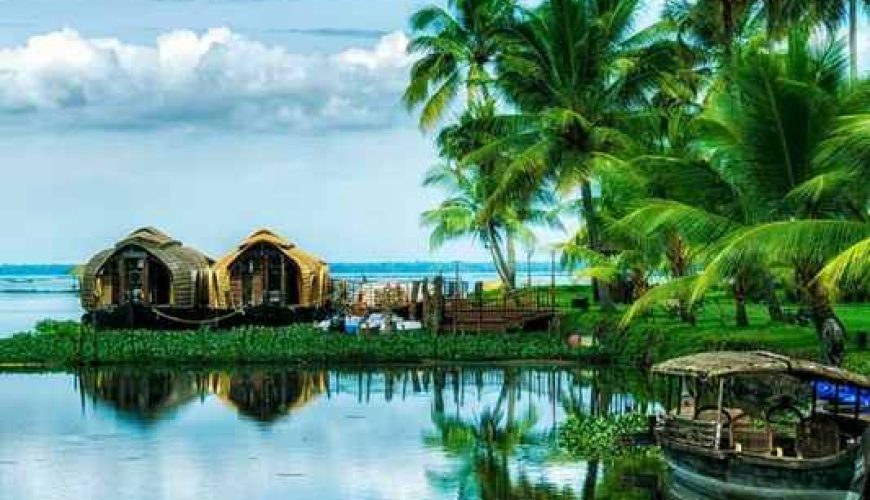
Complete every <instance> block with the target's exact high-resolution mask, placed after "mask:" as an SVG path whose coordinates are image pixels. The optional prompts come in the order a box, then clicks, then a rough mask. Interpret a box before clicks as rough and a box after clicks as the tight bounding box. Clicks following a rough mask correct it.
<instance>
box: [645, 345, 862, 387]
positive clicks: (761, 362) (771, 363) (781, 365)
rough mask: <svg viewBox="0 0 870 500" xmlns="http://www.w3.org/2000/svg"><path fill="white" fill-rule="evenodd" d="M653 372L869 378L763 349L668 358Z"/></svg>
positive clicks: (842, 379) (844, 381)
mask: <svg viewBox="0 0 870 500" xmlns="http://www.w3.org/2000/svg"><path fill="white" fill-rule="evenodd" d="M652 372H653V373H658V374H663V375H677V376H687V377H693V378H698V379H712V378H719V377H729V376H734V375H752V374H776V373H781V374H786V375H791V376H794V377H797V378H800V379H804V380H827V381H830V382H834V383H840V384H852V385H855V386H858V387H861V388H870V378H867V377H864V376H861V375H858V374H855V373H851V372H849V371H846V370H843V369H841V368H835V367H832V366H827V365H823V364H819V363H814V362H812V361H806V360H802V359H792V358H789V357H788V356H783V355H781V354H776V353H772V352H766V351H747V352H736V351H720V352H703V353H699V354H691V355H689V356H682V357H679V358H674V359H670V360H668V361H665V362H663V363H659V364H657V365H655V366H653V368H652Z"/></svg>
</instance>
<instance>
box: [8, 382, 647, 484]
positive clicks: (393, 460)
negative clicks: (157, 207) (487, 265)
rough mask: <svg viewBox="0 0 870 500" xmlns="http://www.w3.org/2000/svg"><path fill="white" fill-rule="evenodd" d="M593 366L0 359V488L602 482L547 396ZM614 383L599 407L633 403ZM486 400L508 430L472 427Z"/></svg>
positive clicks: (602, 470) (582, 389)
mask: <svg viewBox="0 0 870 500" xmlns="http://www.w3.org/2000/svg"><path fill="white" fill-rule="evenodd" d="M595 377H596V375H595V373H594V372H590V371H581V370H568V369H562V368H555V367H541V368H532V367H524V368H520V367H488V368H479V367H451V368H437V369H427V368H422V367H393V368H381V369H376V370H349V369H343V370H319V369H309V370H295V369H285V368H274V367H273V368H236V369H229V370H216V371H214V370H211V371H210V370H147V369H142V368H139V369H132V368H131V369H117V368H116V369H105V370H91V371H86V372H82V373H80V374H71V373H37V374H2V375H0V409H2V415H3V418H2V419H0V499H3V500H5V499H37V498H38V499H45V500H53V499H57V500H61V499H81V498H88V499H92V500H102V499H106V500H114V499H121V498H123V499H148V500H152V499H153V500H156V499H163V498H166V499H169V498H171V499H174V500H183V499H197V500H199V499H215V500H220V499H236V498H246V499H259V498H263V499H266V498H270V499H271V498H300V499H324V500H330V499H372V500H375V499H453V498H469V499H474V498H492V499H509V498H517V499H520V498H529V496H531V494H532V493H533V492H534V493H535V494H537V495H538V496H535V498H540V499H557V498H558V499H568V498H578V499H579V498H581V496H582V495H583V491H584V488H586V489H587V490H589V487H587V486H585V485H586V484H587V483H588V482H590V481H591V482H592V483H594V484H596V485H597V486H599V489H600V490H601V491H600V492H601V493H605V492H607V491H611V490H609V489H608V488H611V489H612V488H613V486H610V487H608V485H607V483H608V481H610V483H614V484H616V485H617V487H619V484H620V482H619V481H615V480H614V479H613V478H608V469H607V468H606V467H604V466H600V467H593V468H589V466H588V464H587V463H585V462H583V461H577V460H567V459H565V458H563V457H560V456H559V455H558V454H557V453H556V449H557V446H556V444H557V443H556V435H555V433H554V429H556V428H557V427H558V425H559V424H560V423H561V422H562V421H563V420H564V419H565V416H566V414H565V409H563V404H562V403H563V402H564V401H566V400H568V399H569V395H572V397H571V398H570V399H572V400H574V401H580V402H581V405H587V406H588V405H590V404H591V397H592V384H593V383H594V379H595ZM609 378H610V380H619V381H622V382H625V381H626V380H628V379H629V377H624V376H618V377H609ZM618 391H619V389H618V388H617V387H615V386H614V387H612V388H611V390H610V391H609V394H610V396H609V398H610V401H611V406H612V407H613V408H614V409H616V408H617V407H624V406H626V405H628V406H633V405H638V404H640V403H639V401H640V398H636V397H634V396H633V395H632V394H630V393H628V392H618ZM491 412H496V413H498V414H501V415H502V418H501V419H500V420H499V423H498V425H497V426H496V429H497V432H501V430H503V429H504V428H505V425H506V422H507V419H508V418H510V419H511V420H512V421H513V422H515V423H516V424H517V425H516V426H515V428H521V429H523V431H522V432H516V433H512V434H510V435H509V436H508V437H502V438H497V439H496V440H495V444H487V441H486V440H484V439H481V438H480V436H477V437H475V436H474V433H478V434H479V431H478V430H479V429H481V428H482V427H481V426H480V425H479V422H480V421H481V418H482V416H483V415H487V414H489V413H491ZM635 493H638V491H636V492H635ZM639 494H640V495H641V496H640V497H638V498H646V496H644V495H645V493H644V491H643V490H639ZM602 498H603V497H602ZM614 498H620V497H614Z"/></svg>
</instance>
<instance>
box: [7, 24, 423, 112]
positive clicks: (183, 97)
mask: <svg viewBox="0 0 870 500" xmlns="http://www.w3.org/2000/svg"><path fill="white" fill-rule="evenodd" d="M407 42H408V40H407V37H406V36H405V35H404V34H403V33H402V32H395V33H391V34H388V35H385V36H383V37H381V38H380V40H378V42H377V43H376V44H375V45H374V46H373V47H365V48H353V49H349V50H346V51H343V52H340V53H337V54H320V53H312V54H296V53H292V52H290V51H288V50H287V49H286V48H285V47H281V46H267V45H264V44H263V43H260V42H257V41H254V40H249V39H247V38H245V37H244V36H241V35H239V34H235V33H233V32H231V31H230V30H229V29H226V28H213V29H209V30H208V31H206V32H205V33H202V34H197V33H194V32H192V31H172V32H169V33H165V34H163V35H160V36H159V37H157V39H156V42H155V44H154V45H147V46H146V45H134V44H127V43H124V42H122V41H120V40H118V39H114V38H99V39H98V38H84V37H82V36H81V35H80V34H79V33H78V32H77V31H75V30H71V29H64V30H60V31H55V32H51V33H48V34H45V35H39V36H33V37H31V38H30V39H28V40H27V42H26V44H24V45H23V46H18V47H11V48H0V115H2V114H5V115H15V116H16V117H18V118H20V117H21V116H22V115H25V116H30V117H33V118H35V119H38V120H44V121H46V122H48V123H51V124H61V125H69V124H76V125H84V126H93V127H119V126H120V127H123V126H130V127H152V126H154V127H158V126H164V125H167V124H168V125H191V124H192V125H209V126H229V127H243V128H254V129H258V128H263V129H273V128H294V129H317V128H321V127H334V126H338V127H385V126H389V125H390V124H391V123H392V122H393V121H394V120H395V119H396V117H397V116H398V114H399V113H401V107H400V106H399V105H398V101H399V96H400V95H401V89H402V86H403V84H404V79H405V78H406V72H407V66H408V64H409V61H410V58H409V56H408V55H407V53H406V46H407Z"/></svg>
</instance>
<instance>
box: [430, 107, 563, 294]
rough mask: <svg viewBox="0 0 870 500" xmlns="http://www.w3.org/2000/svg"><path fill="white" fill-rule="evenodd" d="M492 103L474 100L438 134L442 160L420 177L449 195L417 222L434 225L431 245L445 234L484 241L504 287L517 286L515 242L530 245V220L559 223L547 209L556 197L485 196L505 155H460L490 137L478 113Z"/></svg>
mask: <svg viewBox="0 0 870 500" xmlns="http://www.w3.org/2000/svg"><path fill="white" fill-rule="evenodd" d="M493 112H494V107H493V105H492V104H491V103H490V104H486V105H483V106H475V107H473V108H472V109H471V111H469V112H466V113H465V114H464V115H463V117H462V118H461V120H460V122H459V123H457V124H455V125H451V126H448V127H445V128H444V129H443V130H442V131H441V133H440V134H439V135H438V140H437V142H438V149H439V155H440V156H441V158H442V159H443V161H442V162H440V163H438V164H436V165H435V166H433V167H432V168H431V169H430V170H429V172H428V174H427V175H426V178H425V180H424V182H423V184H424V186H427V187H438V188H440V189H442V190H443V191H444V192H445V194H446V195H447V198H446V199H445V200H444V201H442V202H441V203H440V204H439V205H438V206H437V207H435V208H433V209H431V210H427V211H425V212H423V214H422V216H421V222H422V224H423V225H424V226H428V227H431V228H432V233H431V236H430V239H429V243H430V246H431V247H432V248H438V247H440V246H441V245H443V244H444V243H445V242H447V241H448V240H453V239H458V238H472V239H473V240H477V241H480V242H482V243H483V245H484V247H486V249H487V250H488V251H489V252H490V255H491V257H492V261H493V264H494V265H495V268H496V271H497V273H498V275H499V278H500V279H501V282H502V284H503V285H504V287H505V288H506V289H507V290H508V291H511V290H513V289H514V288H516V275H517V268H516V248H515V246H514V242H515V241H519V242H520V243H521V244H523V245H524V246H525V247H527V248H532V247H533V246H534V242H535V235H534V233H533V232H532V230H531V227H533V226H541V225H544V226H548V227H559V219H558V217H557V216H556V214H555V213H554V212H553V211H551V210H549V207H550V206H552V205H553V204H554V203H555V200H554V198H553V195H552V193H550V192H548V191H544V190H538V191H537V192H536V194H535V196H533V197H531V198H530V199H526V200H523V201H522V203H519V202H516V203H505V204H502V205H500V206H499V207H498V208H497V209H496V210H490V209H488V205H487V202H488V200H489V199H490V197H491V196H492V193H493V192H494V191H495V189H496V186H497V185H498V180H499V177H500V175H501V174H500V169H501V165H500V162H502V161H503V159H499V158H488V159H485V160H481V161H480V162H479V163H474V164H468V163H464V164H461V163H460V161H459V159H461V158H463V157H464V156H465V155H467V154H468V153H469V152H470V151H472V150H475V149H477V148H480V147H481V145H482V144H486V143H488V142H490V141H492V139H493V138H492V136H491V135H489V133H488V132H487V131H486V130H483V129H480V127H479V125H480V124H481V123H482V120H480V118H481V116H492V113H493Z"/></svg>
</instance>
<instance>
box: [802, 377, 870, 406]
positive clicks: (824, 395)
mask: <svg viewBox="0 0 870 500" xmlns="http://www.w3.org/2000/svg"><path fill="white" fill-rule="evenodd" d="M812 384H813V386H814V387H815V388H816V397H817V398H818V399H823V400H827V401H834V399H835V398H836V400H837V404H841V405H844V406H855V397H856V396H857V394H858V388H856V387H855V386H853V385H843V384H841V385H840V390H839V393H838V392H837V388H836V384H833V383H831V382H824V381H821V380H814V381H813V382H812ZM860 397H861V408H864V409H870V390H867V389H864V390H861V396H860Z"/></svg>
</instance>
